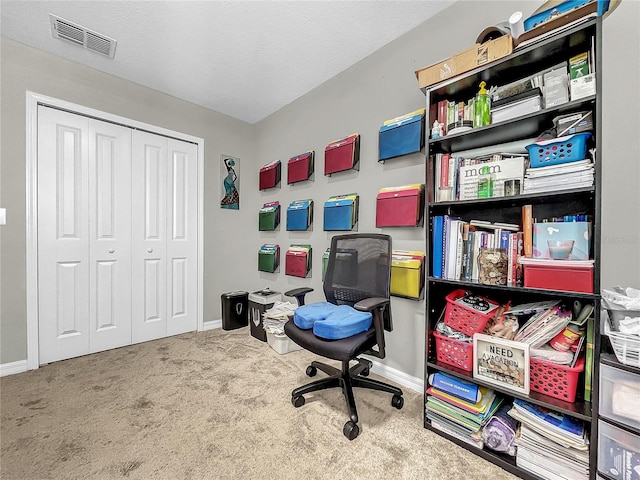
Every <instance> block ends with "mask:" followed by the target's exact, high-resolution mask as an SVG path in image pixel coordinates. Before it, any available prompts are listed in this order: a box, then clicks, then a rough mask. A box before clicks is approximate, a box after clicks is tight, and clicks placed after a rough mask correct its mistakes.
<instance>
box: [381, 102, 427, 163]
mask: <svg viewBox="0 0 640 480" xmlns="http://www.w3.org/2000/svg"><path fill="white" fill-rule="evenodd" d="M424 119H425V109H424V108H421V109H419V110H416V111H415V112H411V113H407V114H406V115H402V116H401V117H396V118H394V119H391V120H387V121H386V122H384V124H383V125H382V126H381V127H380V133H379V135H378V161H381V160H386V159H388V158H393V157H399V156H401V155H407V154H409V153H414V152H419V151H420V150H422V148H423V147H424V127H425V125H424V122H425V120H424Z"/></svg>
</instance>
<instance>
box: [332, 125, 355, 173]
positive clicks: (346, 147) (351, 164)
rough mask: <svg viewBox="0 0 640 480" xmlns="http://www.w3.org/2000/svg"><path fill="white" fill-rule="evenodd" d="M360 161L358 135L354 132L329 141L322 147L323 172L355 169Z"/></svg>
mask: <svg viewBox="0 0 640 480" xmlns="http://www.w3.org/2000/svg"><path fill="white" fill-rule="evenodd" d="M359 161H360V135H359V134H357V133H354V134H352V135H349V136H348V137H345V138H342V139H340V140H336V141H335V142H331V143H330V144H329V145H327V146H326V147H325V149H324V174H325V175H331V174H332V173H336V172H342V171H344V170H349V169H352V168H353V169H356V170H357V167H358V162H359Z"/></svg>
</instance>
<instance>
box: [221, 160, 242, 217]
mask: <svg viewBox="0 0 640 480" xmlns="http://www.w3.org/2000/svg"><path fill="white" fill-rule="evenodd" d="M220 178H222V195H223V196H222V200H220V208H228V209H231V210H240V159H239V158H236V157H231V156H229V155H220Z"/></svg>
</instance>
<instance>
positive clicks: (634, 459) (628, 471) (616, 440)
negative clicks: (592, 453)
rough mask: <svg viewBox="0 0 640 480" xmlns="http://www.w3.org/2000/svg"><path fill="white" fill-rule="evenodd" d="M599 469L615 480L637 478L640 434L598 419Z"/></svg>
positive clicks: (639, 466) (634, 479)
mask: <svg viewBox="0 0 640 480" xmlns="http://www.w3.org/2000/svg"><path fill="white" fill-rule="evenodd" d="M598 470H599V471H601V472H602V473H605V474H606V475H608V476H609V477H611V478H613V479H615V480H636V479H637V478H638V477H639V474H638V470H640V436H638V435H634V434H633V433H630V432H627V431H625V430H622V429H620V428H618V427H614V426H613V425H610V424H608V423H606V422H603V421H602V420H598Z"/></svg>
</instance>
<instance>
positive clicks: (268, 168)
mask: <svg viewBox="0 0 640 480" xmlns="http://www.w3.org/2000/svg"><path fill="white" fill-rule="evenodd" d="M280 175H281V165H280V160H276V161H275V162H271V163H270V164H268V165H265V166H264V167H262V168H261V169H260V182H259V185H260V187H259V188H260V190H266V189H268V188H274V187H277V186H278V185H279V184H280Z"/></svg>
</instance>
